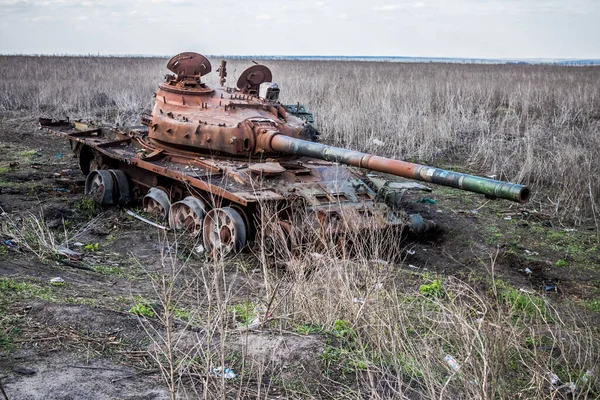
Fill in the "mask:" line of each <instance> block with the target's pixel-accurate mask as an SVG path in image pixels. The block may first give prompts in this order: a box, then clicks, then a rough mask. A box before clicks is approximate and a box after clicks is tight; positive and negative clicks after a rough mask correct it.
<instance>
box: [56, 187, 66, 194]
mask: <svg viewBox="0 0 600 400" xmlns="http://www.w3.org/2000/svg"><path fill="white" fill-rule="evenodd" d="M52 190H54V191H55V192H60V193H69V192H70V190H69V189H65V188H59V187H55V188H52Z"/></svg>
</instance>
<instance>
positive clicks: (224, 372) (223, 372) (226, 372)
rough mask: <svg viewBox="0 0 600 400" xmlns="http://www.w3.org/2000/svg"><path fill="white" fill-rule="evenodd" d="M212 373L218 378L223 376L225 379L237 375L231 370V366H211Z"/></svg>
mask: <svg viewBox="0 0 600 400" xmlns="http://www.w3.org/2000/svg"><path fill="white" fill-rule="evenodd" d="M212 373H213V374H214V375H215V376H217V377H219V378H220V377H223V378H225V379H233V378H235V377H237V375H236V374H235V372H233V371H232V370H231V368H223V367H219V368H213V370H212Z"/></svg>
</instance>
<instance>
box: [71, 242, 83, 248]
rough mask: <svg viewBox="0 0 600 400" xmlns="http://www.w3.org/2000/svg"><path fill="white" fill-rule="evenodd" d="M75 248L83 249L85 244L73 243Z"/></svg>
mask: <svg viewBox="0 0 600 400" xmlns="http://www.w3.org/2000/svg"><path fill="white" fill-rule="evenodd" d="M73 246H75V247H83V243H81V242H75V243H73Z"/></svg>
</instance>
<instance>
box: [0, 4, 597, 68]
mask: <svg viewBox="0 0 600 400" xmlns="http://www.w3.org/2000/svg"><path fill="white" fill-rule="evenodd" d="M182 51H196V52H199V53H204V54H228V55H233V54H239V55H349V56H415V57H468V58H600V0H421V1H414V0H413V1H393V0H367V1H355V0H333V1H329V0H320V1H313V0H309V1H300V0H278V1H273V0H262V1H257V0H211V1H193V0H96V1H87V0H83V1H76V0H0V53H4V54H6V53H23V54H28V53H43V54H65V53H68V54H89V53H92V54H96V53H100V54H156V55H173V54H176V53H178V52H182Z"/></svg>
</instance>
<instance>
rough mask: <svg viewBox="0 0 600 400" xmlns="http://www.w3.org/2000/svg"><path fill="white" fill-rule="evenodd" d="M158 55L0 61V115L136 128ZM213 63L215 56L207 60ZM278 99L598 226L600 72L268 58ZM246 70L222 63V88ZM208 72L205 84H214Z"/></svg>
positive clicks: (338, 139) (362, 139) (339, 140)
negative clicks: (515, 187)
mask: <svg viewBox="0 0 600 400" xmlns="http://www.w3.org/2000/svg"><path fill="white" fill-rule="evenodd" d="M165 64H166V59H152V58H105V57H102V58H96V57H26V56H0V66H1V67H2V71H3V77H2V80H1V81H0V111H4V113H5V114H7V113H8V114H11V115H15V112H16V113H17V114H19V115H23V114H33V115H32V117H35V116H37V115H38V114H45V115H57V114H62V115H69V116H71V117H73V118H76V117H80V118H91V119H95V120H101V121H104V122H106V123H120V124H137V123H138V121H139V115H140V113H142V112H143V111H147V110H149V109H150V107H151V105H152V101H153V98H152V93H153V91H154V90H155V89H156V87H157V85H158V83H159V82H160V81H161V80H162V77H163V74H164V73H166V72H168V71H167V70H166V69H165V67H164V66H165ZM213 64H214V66H215V67H216V65H217V64H218V60H213ZM267 64H268V66H269V67H270V68H271V69H272V70H273V76H274V80H275V81H276V82H278V83H279V84H280V86H281V88H282V101H284V102H288V103H295V102H301V103H304V104H306V105H307V107H308V108H309V109H310V110H312V111H313V112H314V113H315V115H316V117H317V127H318V129H319V130H320V131H321V132H322V134H323V140H325V141H326V142H328V143H332V144H335V145H338V146H342V147H349V148H352V149H357V150H362V151H366V152H372V153H377V154H381V155H385V156H390V157H397V158H401V159H408V160H413V161H419V162H423V163H430V164H434V165H437V166H442V167H447V166H449V165H453V164H458V165H459V166H462V167H466V168H468V169H469V170H470V171H472V172H474V173H479V174H485V175H496V176H497V177H499V178H501V179H507V180H511V181H513V182H520V183H527V184H530V185H531V186H532V188H533V193H534V197H533V199H532V202H533V204H534V206H535V207H536V208H537V209H538V210H539V211H541V212H544V213H547V214H551V215H553V216H555V217H558V218H561V219H564V220H565V221H566V222H569V223H575V224H586V223H594V222H595V224H596V225H597V226H598V221H599V220H600V215H599V210H600V204H599V200H598V198H599V195H600V163H598V162H597V160H596V152H597V149H599V148H600V85H599V84H598V82H600V69H599V68H597V67H559V66H543V65H537V66H534V65H474V64H468V65H462V64H434V63H430V64H403V63H371V62H343V61H331V62H328V61H310V62H302V61H268V62H267ZM248 65H250V62H248V61H246V60H231V61H230V62H229V64H228V72H229V81H228V82H229V84H233V83H235V82H236V80H237V78H238V77H239V75H240V74H241V72H242V71H243V70H244V68H245V67H246V66H248ZM217 79H218V77H217V76H216V74H212V75H211V76H209V77H207V81H208V82H209V83H212V84H217Z"/></svg>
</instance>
